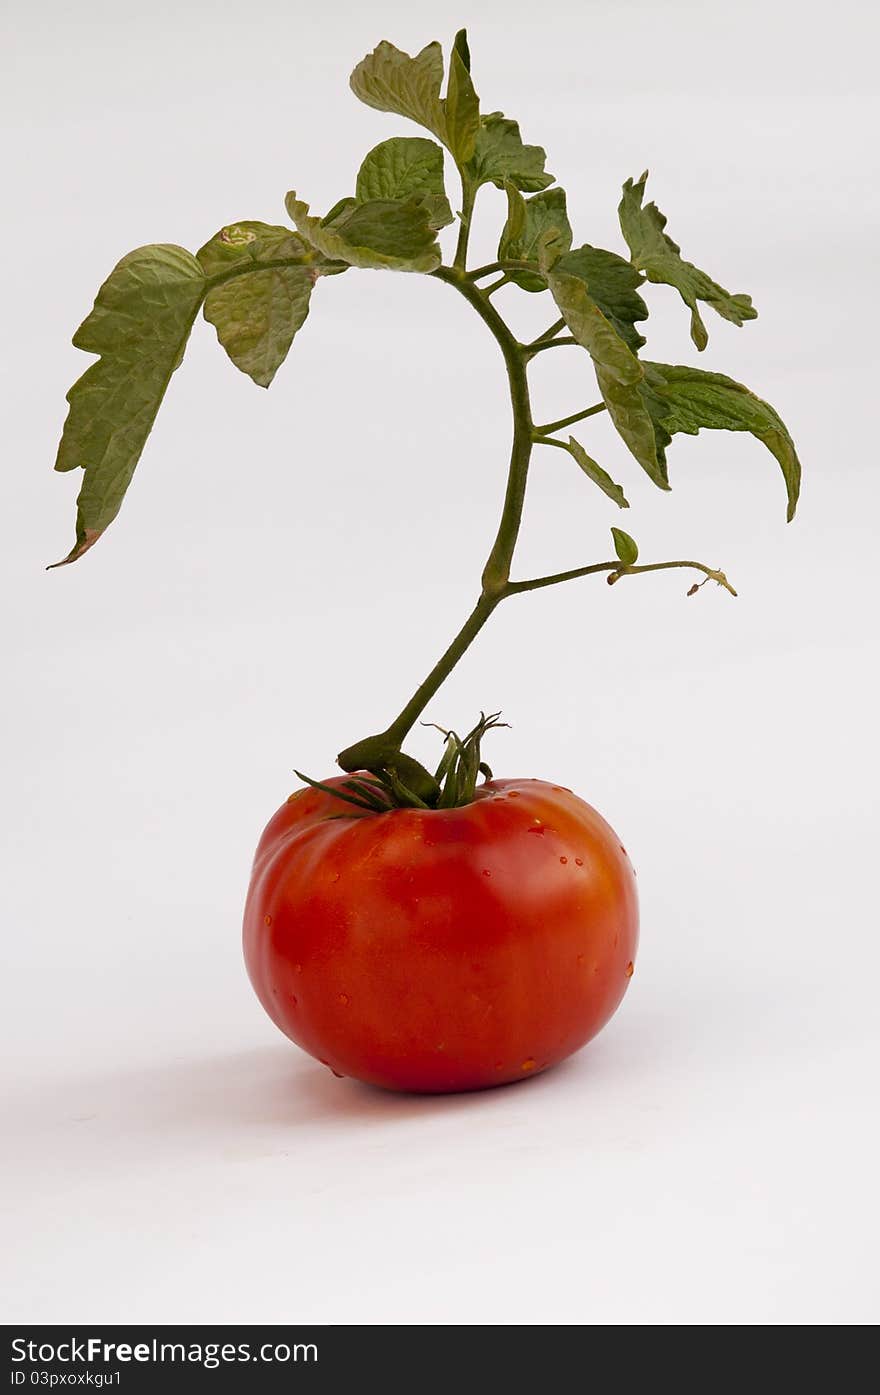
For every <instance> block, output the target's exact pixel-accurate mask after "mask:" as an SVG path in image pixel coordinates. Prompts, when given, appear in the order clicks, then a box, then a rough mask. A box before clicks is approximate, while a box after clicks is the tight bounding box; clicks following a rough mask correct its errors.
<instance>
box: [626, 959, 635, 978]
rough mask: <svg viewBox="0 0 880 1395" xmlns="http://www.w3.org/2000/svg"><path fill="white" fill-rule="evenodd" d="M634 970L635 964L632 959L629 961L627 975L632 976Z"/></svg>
mask: <svg viewBox="0 0 880 1395" xmlns="http://www.w3.org/2000/svg"><path fill="white" fill-rule="evenodd" d="M634 972H635V965H634V964H633V961H632V960H630V961H629V963H628V964H627V966H626V976H627V978H632V976H633V974H634Z"/></svg>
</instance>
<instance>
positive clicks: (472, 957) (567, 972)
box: [244, 776, 638, 1092]
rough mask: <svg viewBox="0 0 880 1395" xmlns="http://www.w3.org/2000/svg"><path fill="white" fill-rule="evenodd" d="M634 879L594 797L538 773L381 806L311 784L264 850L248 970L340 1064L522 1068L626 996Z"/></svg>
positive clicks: (473, 1073)
mask: <svg viewBox="0 0 880 1395" xmlns="http://www.w3.org/2000/svg"><path fill="white" fill-rule="evenodd" d="M349 778H351V777H350V776H345V777H336V778H334V779H332V780H330V781H328V782H327V783H328V785H331V786H333V787H337V786H340V785H343V784H344V782H345V780H346V779H349ZM634 876H635V874H634V872H633V869H632V866H631V864H630V861H629V858H628V857H627V854H626V852H625V850H624V848H623V847H622V846H621V843H620V840H619V838H618V837H617V835H616V834H615V833H614V831H613V830H612V829H611V828H610V827H609V826H608V824H607V823H606V822H605V820H604V819H603V818H602V817H601V816H600V815H599V814H597V813H596V811H595V809H592V808H590V806H589V805H588V804H585V803H584V802H583V801H582V800H581V799H579V798H577V796H576V795H574V794H572V793H571V792H570V791H569V790H565V789H561V788H560V787H559V786H558V785H550V784H546V783H544V782H543V781H541V780H492V781H489V782H488V783H486V784H484V785H481V786H480V787H479V788H478V790H477V797H476V798H475V799H474V801H473V802H472V803H470V804H467V805H464V806H463V807H461V808H456V809H442V810H436V809H430V810H429V809H395V810H392V811H390V812H388V813H378V814H376V813H368V812H363V813H361V812H359V811H358V810H356V809H353V808H352V807H351V806H350V805H346V804H344V803H342V802H341V801H340V800H339V799H337V798H336V797H335V796H333V795H332V794H328V793H324V792H323V791H321V790H316V789H311V788H310V789H304V790H300V791H299V792H298V793H296V794H294V795H291V797H290V799H289V800H288V801H287V803H286V804H284V805H283V806H282V807H281V808H280V809H279V810H278V812H277V813H276V814H275V815H274V817H273V818H272V820H271V821H270V823H269V824H268V826H267V827H266V829H265V831H264V833H263V836H262V838H261V840H260V843H259V846H258V848H257V852H256V857H255V859H254V867H253V874H252V878H251V884H250V890H249V893H248V898H247V905H246V909H245V922H244V949H245V959H246V962H247V967H248V972H249V974H250V977H251V981H252V983H253V985H254V988H255V989H256V992H257V995H258V997H259V999H260V1001H261V1002H262V1004H263V1006H264V1008H265V1009H266V1011H267V1012H268V1014H269V1016H270V1017H271V1018H272V1020H273V1021H274V1022H275V1023H276V1024H277V1025H278V1026H279V1027H280V1028H281V1030H282V1032H285V1033H286V1034H287V1036H288V1037H290V1038H291V1039H292V1040H293V1041H295V1042H296V1043H297V1044H298V1045H299V1046H301V1047H303V1048H304V1050H306V1051H308V1052H310V1053H311V1055H312V1056H315V1057H317V1058H318V1060H319V1061H321V1062H322V1064H324V1065H326V1066H329V1067H330V1069H331V1070H332V1071H333V1072H334V1073H335V1074H336V1075H340V1076H355V1077H357V1079H359V1080H364V1081H368V1082H369V1083H371V1084H373V1085H381V1086H385V1087H386V1088H388V1089H392V1090H413V1091H429V1092H443V1091H452V1090H478V1089H483V1088H485V1087H487V1086H491V1085H500V1084H503V1083H505V1082H508V1081H513V1080H522V1079H524V1078H527V1077H529V1076H532V1075H536V1074H538V1072H539V1071H543V1070H546V1069H547V1067H548V1066H552V1065H554V1064H555V1063H556V1062H558V1061H561V1060H563V1059H564V1058H565V1057H566V1056H569V1055H570V1054H571V1053H572V1052H573V1051H577V1050H578V1048H579V1047H581V1046H583V1044H584V1043H585V1042H586V1041H589V1039H590V1038H591V1037H592V1036H594V1035H595V1033H596V1032H598V1031H599V1029H600V1028H601V1027H602V1026H603V1025H604V1024H605V1023H606V1022H607V1021H608V1019H609V1017H611V1015H612V1013H613V1012H614V1010H615V1008H616V1007H617V1006H618V1004H619V1003H620V1000H621V998H622V997H623V995H624V993H625V992H626V989H627V986H628V984H629V980H630V977H631V976H632V972H633V962H634V960H635V954H636V944H637V939H638V910H637V902H636V890H635V880H634Z"/></svg>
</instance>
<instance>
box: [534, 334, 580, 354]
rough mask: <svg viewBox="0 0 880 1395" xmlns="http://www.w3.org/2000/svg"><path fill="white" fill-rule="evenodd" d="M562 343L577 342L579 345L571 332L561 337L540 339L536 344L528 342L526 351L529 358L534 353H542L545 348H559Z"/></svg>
mask: <svg viewBox="0 0 880 1395" xmlns="http://www.w3.org/2000/svg"><path fill="white" fill-rule="evenodd" d="M563 344H578V345H579V347H580V344H579V341H578V340H577V339H575V337H574V335H573V334H566V335H563V337H562V338H561V339H540V340H539V341H538V343H537V344H529V345H528V348H527V352H528V354H529V357H530V358H534V356H535V354H542V353H543V352H544V350H545V349H559V348H561V347H562V345H563Z"/></svg>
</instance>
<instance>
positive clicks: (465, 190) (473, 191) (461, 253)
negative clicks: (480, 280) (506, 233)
mask: <svg viewBox="0 0 880 1395" xmlns="http://www.w3.org/2000/svg"><path fill="white" fill-rule="evenodd" d="M477 187H478V186H477V185H476V184H474V183H473V182H472V181H471V180H470V179H468V177H467V175H466V174H462V176H461V222H460V223H459V226H458V242H457V243H456V246H455V261H454V262H453V265H454V266H455V268H456V269H457V270H458V271H461V272H463V271H464V269H465V266H466V264H467V249H468V239H469V238H470V235H471V219H472V218H473V216H474V204H475V203H476V201H477Z"/></svg>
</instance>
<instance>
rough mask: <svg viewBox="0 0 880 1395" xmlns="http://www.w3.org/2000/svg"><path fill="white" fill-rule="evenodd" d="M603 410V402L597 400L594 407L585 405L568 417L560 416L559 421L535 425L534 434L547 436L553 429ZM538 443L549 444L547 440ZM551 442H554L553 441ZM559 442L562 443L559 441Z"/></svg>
mask: <svg viewBox="0 0 880 1395" xmlns="http://www.w3.org/2000/svg"><path fill="white" fill-rule="evenodd" d="M604 411H605V403H604V402H597V403H596V405H595V407H587V408H585V409H584V411H582V412H574V413H572V415H571V416H570V417H560V419H559V421H551V422H549V423H548V424H547V426H536V427H535V436H536V437H538V436H549V435H550V434H551V432H553V431H561V430H562V428H563V427H564V426H574V424H575V422H576V421H585V420H586V418H587V417H594V416H596V414H597V413H598V412H604ZM540 444H542V445H544V444H547V445H549V444H550V442H549V441H548V442H546V443H545V442H543V441H542V442H541V443H540ZM553 444H556V443H555V442H554V443H553ZM560 444H562V443H561V442H560Z"/></svg>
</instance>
